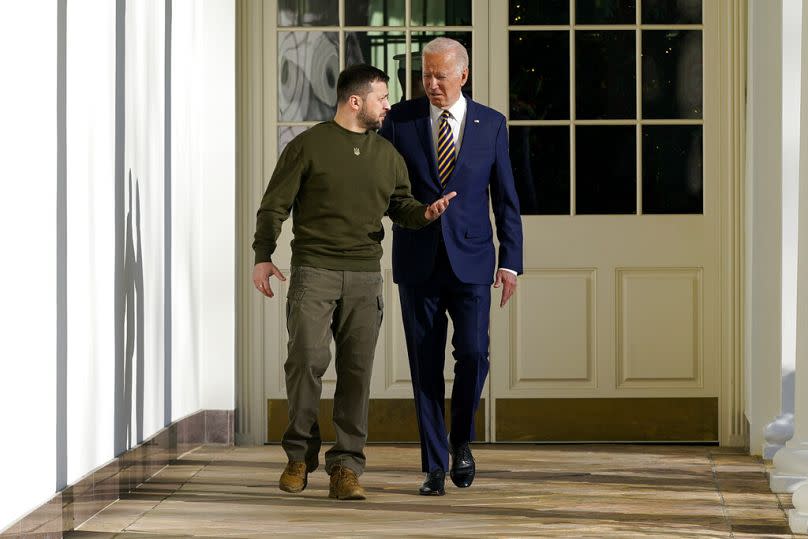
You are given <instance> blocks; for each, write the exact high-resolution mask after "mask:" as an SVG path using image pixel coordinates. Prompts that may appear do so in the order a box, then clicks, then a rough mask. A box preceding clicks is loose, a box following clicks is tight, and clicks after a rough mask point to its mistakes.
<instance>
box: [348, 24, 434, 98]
mask: <svg viewBox="0 0 808 539" xmlns="http://www.w3.org/2000/svg"><path fill="white" fill-rule="evenodd" d="M406 50H407V46H406V43H405V40H404V34H403V33H402V32H346V33H345V67H348V66H352V65H355V64H370V65H372V66H376V67H378V68H379V69H381V70H382V71H384V72H385V73H387V74H388V75H389V76H390V82H389V83H388V87H389V89H390V103H396V102H398V101H401V99H402V98H403V97H404V92H403V86H402V85H400V84H398V83H397V77H396V71H397V70H398V57H399V56H401V57H402V58H403V57H404V54H405V52H406ZM402 73H403V67H402ZM419 80H420V79H419Z"/></svg>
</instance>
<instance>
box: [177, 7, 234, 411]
mask: <svg viewBox="0 0 808 539" xmlns="http://www.w3.org/2000/svg"><path fill="white" fill-rule="evenodd" d="M173 13H174V17H173V25H172V33H173V34H172V38H173V39H172V62H171V63H172V74H173V76H172V87H173V92H172V95H173V99H172V115H173V121H172V143H173V150H172V159H173V162H172V165H173V168H172V183H173V186H174V193H173V197H174V198H173V200H172V203H173V217H174V221H173V223H174V224H173V228H174V233H175V238H177V239H176V241H175V242H174V243H175V245H174V247H173V254H174V263H173V271H174V276H175V278H174V280H173V286H174V287H175V288H174V292H175V296H174V297H175V300H174V309H175V313H174V314H175V316H174V342H173V349H174V350H175V352H174V353H173V361H174V365H175V372H176V369H177V367H178V366H179V365H180V364H183V365H186V366H187V367H190V368H192V367H191V365H190V363H191V362H192V359H193V358H194V357H198V358H200V363H199V365H200V367H201V368H200V369H199V371H196V372H195V375H196V376H197V377H198V380H199V383H200V386H199V389H200V393H201V394H200V395H199V397H200V398H201V402H202V403H203V407H204V408H206V409H220V410H221V409H232V408H234V407H235V404H234V403H235V370H234V367H233V362H232V358H233V357H234V353H235V226H236V221H235V219H236V215H235V207H236V202H235V189H234V185H235V106H234V103H235V44H236V42H235V9H234V7H233V2H230V1H228V0H206V1H202V2H200V1H198V0H174V2H173ZM223 73H226V74H228V75H229V76H222V74H223ZM226 104H230V105H229V106H227V105H226ZM194 290H204V291H205V294H204V295H198V294H194V293H193V291H194ZM194 296H196V297H197V298H198V299H197V301H193V297H194ZM183 307H184V312H183V313H182V315H180V313H179V312H177V309H178V308H183ZM202 328H216V331H209V330H206V331H202ZM180 339H181V341H180ZM189 350H193V355H191V354H189V352H188V351H189ZM173 380H174V388H175V389H174V395H175V400H174V402H175V406H176V407H177V409H176V410H175V413H174V417H181V416H182V415H185V413H187V410H189V406H190V408H191V409H192V408H193V405H192V404H189V403H192V401H193V399H192V398H191V396H190V394H189V392H190V391H193V389H192V388H189V387H182V383H183V382H182V380H180V379H178V376H176V375H175V376H174V377H173Z"/></svg>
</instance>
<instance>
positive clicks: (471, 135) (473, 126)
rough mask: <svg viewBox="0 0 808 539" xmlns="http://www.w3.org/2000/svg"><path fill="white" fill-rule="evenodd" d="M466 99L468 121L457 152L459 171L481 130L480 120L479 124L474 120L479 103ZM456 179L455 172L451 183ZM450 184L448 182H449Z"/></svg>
mask: <svg viewBox="0 0 808 539" xmlns="http://www.w3.org/2000/svg"><path fill="white" fill-rule="evenodd" d="M464 97H465V98H466V120H465V126H463V127H462V129H463V139H462V140H461V141H460V151H458V152H457V161H455V167H454V169H455V170H457V169H458V167H459V166H460V163H462V160H463V157H464V156H465V155H466V154H468V151H466V150H465V148H467V147H468V146H469V143H470V142H472V141H476V140H477V135H478V134H479V133H478V130H479V129H480V124H479V120H478V122H477V123H475V122H474V120H477V103H475V102H474V101H472V100H471V99H470V98H469V97H468V96H464ZM453 179H454V172H452V175H451V176H449V181H450V182H451V181H452V180H453ZM447 183H448V182H447Z"/></svg>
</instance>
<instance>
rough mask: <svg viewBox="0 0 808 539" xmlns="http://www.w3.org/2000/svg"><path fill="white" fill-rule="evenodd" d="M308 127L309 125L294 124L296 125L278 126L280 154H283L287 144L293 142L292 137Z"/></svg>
mask: <svg viewBox="0 0 808 539" xmlns="http://www.w3.org/2000/svg"><path fill="white" fill-rule="evenodd" d="M306 129H308V127H305V126H302V125H294V126H287V127H279V128H278V156H280V155H281V152H283V149H284V148H286V145H287V144H289V143H290V142H292V139H293V138H295V137H296V136H298V135H299V134H300V133H302V132H303V131H305V130H306Z"/></svg>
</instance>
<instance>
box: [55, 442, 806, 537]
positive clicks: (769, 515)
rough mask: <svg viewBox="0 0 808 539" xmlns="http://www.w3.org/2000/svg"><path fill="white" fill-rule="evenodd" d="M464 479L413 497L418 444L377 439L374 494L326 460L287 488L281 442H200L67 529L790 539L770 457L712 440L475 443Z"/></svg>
mask: <svg viewBox="0 0 808 539" xmlns="http://www.w3.org/2000/svg"><path fill="white" fill-rule="evenodd" d="M473 448H474V454H475V457H476V459H477V467H478V474H477V479H476V480H475V482H474V485H473V486H472V487H471V488H469V489H462V490H461V489H457V488H455V487H454V486H453V485H451V484H450V483H448V478H447V492H446V496H443V497H422V496H418V495H417V487H418V486H419V485H420V482H421V479H422V474H421V473H420V472H419V467H420V464H419V463H420V460H419V456H418V448H417V446H415V445H399V446H394V445H371V446H369V447H368V450H367V455H368V468H367V471H366V473H365V474H364V475H363V476H362V483H363V485H364V486H365V488H366V489H367V491H368V499H367V500H365V501H351V502H339V501H335V500H330V499H329V498H328V476H327V475H326V474H325V472H324V471H322V468H320V469H319V470H317V471H316V472H314V473H313V474H311V475H310V476H309V486H308V488H307V489H306V490H305V491H304V492H303V493H301V494H296V495H294V494H286V493H283V492H281V491H280V490H278V488H277V481H278V476H279V475H280V472H281V470H282V469H283V466H284V464H285V462H286V459H285V457H284V455H283V451H282V450H281V448H280V447H278V446H265V447H257V448H235V449H224V448H217V447H204V448H201V449H198V450H196V451H194V452H192V453H189V454H187V455H185V456H184V457H183V458H182V459H180V460H179V461H177V462H176V463H174V464H172V465H171V466H169V467H167V468H164V469H163V470H162V471H161V472H160V473H159V474H157V475H156V476H155V477H153V478H152V479H151V480H150V481H149V482H147V483H145V484H143V485H142V486H141V487H140V488H139V489H138V490H137V491H136V492H134V493H132V494H130V495H128V496H127V497H126V498H125V499H122V500H120V501H117V502H115V503H113V504H112V505H110V506H108V507H107V508H106V509H104V510H103V511H102V512H101V513H99V514H98V515H96V516H95V517H93V518H92V519H90V520H89V521H87V522H86V523H84V524H83V525H82V526H81V527H80V529H79V531H76V532H73V533H71V534H69V535H68V537H75V538H78V537H82V538H107V537H132V538H151V537H245V538H257V537H284V536H286V537H315V536H316V537H338V536H339V537H348V536H351V537H357V536H361V537H378V536H402V537H404V536H405V537H430V536H431V537H461V536H464V537H524V536H538V537H576V538H577V537H597V538H603V537H791V534H790V532H789V528H788V523H787V518H786V514H785V511H786V510H787V509H789V508H790V507H791V505H790V498H789V497H788V496H777V495H775V494H772V493H771V492H770V491H769V488H768V483H767V480H766V477H765V475H764V466H763V463H762V462H761V461H760V460H759V459H754V458H752V457H748V456H746V455H744V454H742V453H739V452H736V451H732V450H726V449H720V448H717V447H703V446H696V447H693V446H631V445H569V446H546V445H545V446H533V445H518V446H517V445H508V446H501V445H499V446H486V445H475V446H473Z"/></svg>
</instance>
